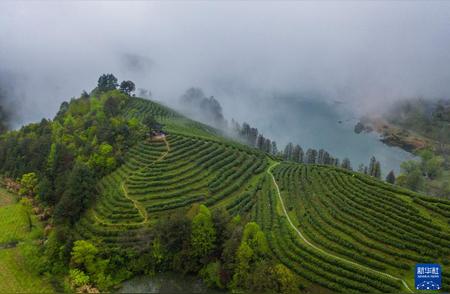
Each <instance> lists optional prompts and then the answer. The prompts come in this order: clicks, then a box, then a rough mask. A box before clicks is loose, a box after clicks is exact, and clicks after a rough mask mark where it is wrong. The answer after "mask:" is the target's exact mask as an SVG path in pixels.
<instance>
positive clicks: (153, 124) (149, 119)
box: [142, 115, 161, 130]
mask: <svg viewBox="0 0 450 294" xmlns="http://www.w3.org/2000/svg"><path fill="white" fill-rule="evenodd" d="M142 123H143V124H144V125H145V126H146V127H147V128H148V129H149V130H155V129H160V128H161V125H160V124H159V123H158V122H157V121H156V119H155V118H154V117H153V116H151V115H146V116H145V117H144V119H143V120H142Z"/></svg>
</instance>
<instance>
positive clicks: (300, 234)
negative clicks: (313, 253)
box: [267, 162, 413, 293]
mask: <svg viewBox="0 0 450 294" xmlns="http://www.w3.org/2000/svg"><path fill="white" fill-rule="evenodd" d="M279 164H280V163H279V162H276V163H274V164H272V165H271V166H270V167H269V168H268V169H267V173H268V174H269V175H270V176H271V178H272V181H273V184H274V185H275V188H276V189H277V194H278V198H279V199H280V202H281V207H282V208H283V213H284V215H285V216H286V218H287V220H288V222H289V224H290V225H291V227H292V228H293V229H294V230H295V231H296V232H297V234H298V235H299V237H300V238H301V239H302V240H303V241H304V242H305V243H306V244H307V245H308V246H310V247H312V248H314V249H316V250H317V251H320V252H321V253H323V254H325V255H328V256H331V257H333V258H335V259H338V260H341V261H344V262H346V263H348V264H351V265H354V266H356V267H360V268H363V269H365V270H369V271H371V272H373V273H376V274H379V275H383V276H385V277H388V278H391V279H393V280H396V281H401V282H402V284H403V286H404V287H405V288H406V289H407V290H408V291H409V292H411V293H413V291H412V290H411V289H410V288H409V286H408V284H407V283H406V282H405V280H403V279H400V278H397V277H394V276H392V275H390V274H387V273H384V272H380V271H377V270H374V269H372V268H370V267H367V266H365V265H361V264H359V263H356V262H353V261H351V260H348V259H345V258H342V257H340V256H337V255H334V254H332V253H329V252H327V251H325V250H323V249H322V248H320V247H317V246H316V245H314V244H313V243H311V242H310V241H308V239H306V238H305V236H304V235H303V234H302V232H300V230H299V229H298V228H297V227H296V226H295V225H294V223H293V222H292V220H291V218H290V217H289V215H288V213H287V210H286V207H285V206H284V202H283V198H282V197H281V193H280V188H279V187H278V184H277V181H276V180H275V177H274V176H273V174H272V168H274V167H275V166H277V165H279Z"/></svg>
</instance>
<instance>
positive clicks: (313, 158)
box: [306, 148, 317, 164]
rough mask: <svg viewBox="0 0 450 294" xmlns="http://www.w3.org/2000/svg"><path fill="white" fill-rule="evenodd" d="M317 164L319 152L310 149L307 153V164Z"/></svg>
mask: <svg viewBox="0 0 450 294" xmlns="http://www.w3.org/2000/svg"><path fill="white" fill-rule="evenodd" d="M316 162H317V150H315V149H311V148H310V149H308V150H307V151H306V163H309V164H315V163H316Z"/></svg>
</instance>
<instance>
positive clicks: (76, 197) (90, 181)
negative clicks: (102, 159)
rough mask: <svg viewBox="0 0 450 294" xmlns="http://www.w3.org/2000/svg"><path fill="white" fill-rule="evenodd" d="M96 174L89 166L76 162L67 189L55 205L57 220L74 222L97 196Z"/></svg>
mask: <svg viewBox="0 0 450 294" xmlns="http://www.w3.org/2000/svg"><path fill="white" fill-rule="evenodd" d="M95 191H96V190H95V175H94V173H93V172H92V170H91V169H89V167H88V166H87V165H86V164H84V163H82V162H76V163H75V166H74V168H73V170H72V171H71V173H70V175H69V178H68V181H67V185H66V190H65V191H64V194H63V196H62V197H61V200H60V201H59V202H58V203H57V205H56V207H55V220H56V221H57V222H59V223H62V222H65V221H68V222H70V223H71V224H74V223H75V222H76V221H77V220H78V219H79V218H80V216H81V213H82V212H83V211H84V210H85V209H86V208H87V207H88V204H89V202H90V201H91V200H92V199H93V198H94V196H95Z"/></svg>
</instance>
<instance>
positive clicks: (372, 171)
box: [368, 156, 377, 176]
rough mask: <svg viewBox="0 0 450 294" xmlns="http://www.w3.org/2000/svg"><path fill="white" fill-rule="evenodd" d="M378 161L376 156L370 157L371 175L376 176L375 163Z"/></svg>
mask: <svg viewBox="0 0 450 294" xmlns="http://www.w3.org/2000/svg"><path fill="white" fill-rule="evenodd" d="M376 162H377V159H376V158H375V156H372V157H371V158H370V163H369V170H368V172H369V175H371V176H374V175H375V163H376Z"/></svg>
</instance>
